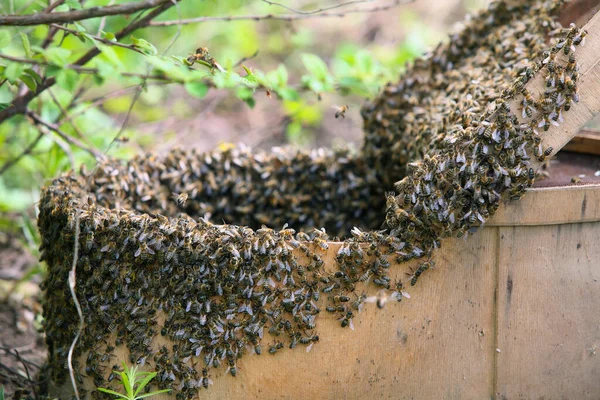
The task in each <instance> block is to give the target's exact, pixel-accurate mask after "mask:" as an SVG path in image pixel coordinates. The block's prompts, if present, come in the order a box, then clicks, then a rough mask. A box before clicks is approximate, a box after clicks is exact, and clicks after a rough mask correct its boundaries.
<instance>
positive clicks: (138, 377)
mask: <svg viewBox="0 0 600 400" xmlns="http://www.w3.org/2000/svg"><path fill="white" fill-rule="evenodd" d="M113 372H114V373H116V374H118V375H119V377H120V378H121V385H123V389H124V390H125V394H122V393H119V392H115V391H114V390H110V389H104V388H98V391H99V392H102V393H107V394H111V395H113V396H115V399H126V400H140V399H145V398H148V397H151V396H156V395H157V394H161V393H167V392H169V391H170V390H169V389H163V390H157V391H155V392H150V393H142V392H143V391H144V389H145V388H146V386H148V384H149V383H150V381H152V379H154V377H155V376H156V372H139V371H138V369H137V366H134V367H131V368H130V367H129V366H128V365H127V364H125V363H123V371H113Z"/></svg>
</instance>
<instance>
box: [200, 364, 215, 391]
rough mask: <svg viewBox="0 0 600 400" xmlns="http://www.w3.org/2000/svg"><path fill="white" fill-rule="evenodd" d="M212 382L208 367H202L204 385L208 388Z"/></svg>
mask: <svg viewBox="0 0 600 400" xmlns="http://www.w3.org/2000/svg"><path fill="white" fill-rule="evenodd" d="M212 384H213V381H212V379H210V377H209V376H208V369H206V368H202V386H203V387H204V389H208V386H209V385H212Z"/></svg>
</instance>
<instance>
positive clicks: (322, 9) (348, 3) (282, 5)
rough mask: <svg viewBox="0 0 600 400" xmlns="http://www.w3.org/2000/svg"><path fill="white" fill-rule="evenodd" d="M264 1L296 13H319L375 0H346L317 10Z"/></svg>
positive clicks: (268, 0)
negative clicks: (303, 9)
mask: <svg viewBox="0 0 600 400" xmlns="http://www.w3.org/2000/svg"><path fill="white" fill-rule="evenodd" d="M262 1H263V2H264V3H267V4H268V5H270V6H279V7H282V8H285V9H286V10H288V11H291V12H293V13H296V14H304V15H309V14H318V13H321V12H323V11H329V10H333V9H335V8H342V7H346V6H349V5H351V4H358V3H371V2H372V1H373V0H351V1H348V2H345V3H339V4H335V5H333V6H329V7H322V8H317V9H315V10H310V11H302V10H298V9H297V8H292V7H289V6H286V5H285V4H281V3H277V2H275V1H270V0H262Z"/></svg>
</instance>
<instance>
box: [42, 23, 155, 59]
mask: <svg viewBox="0 0 600 400" xmlns="http://www.w3.org/2000/svg"><path fill="white" fill-rule="evenodd" d="M50 26H51V27H53V28H55V29H60V30H63V31H65V32H69V33H71V34H73V35H75V36H79V35H80V34H81V32H79V31H76V30H75V29H71V28H67V27H66V26H62V25H56V24H52V25H50ZM87 36H89V37H91V38H93V39H94V40H97V41H99V42H101V43H104V44H108V45H110V46H117V47H122V48H124V49H129V50H132V51H135V52H136V53H140V54H144V52H143V51H141V50H140V49H138V48H137V47H136V46H134V45H132V44H125V43H119V42H117V41H114V40H108V39H106V38H103V37H100V36H96V35H90V34H89V33H88V34H87Z"/></svg>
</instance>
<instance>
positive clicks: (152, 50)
mask: <svg viewBox="0 0 600 400" xmlns="http://www.w3.org/2000/svg"><path fill="white" fill-rule="evenodd" d="M131 41H132V42H133V45H134V46H135V47H137V48H138V49H140V50H141V51H142V53H144V54H147V55H150V56H155V55H156V54H157V53H158V51H157V50H156V47H154V45H153V44H152V43H150V42H148V41H147V40H144V39H138V38H135V37H133V36H132V37H131Z"/></svg>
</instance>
